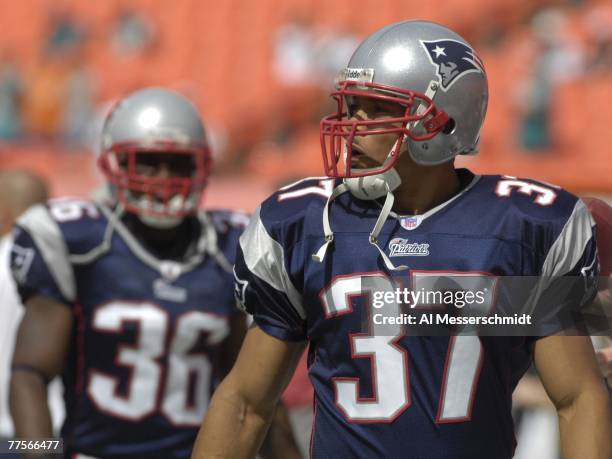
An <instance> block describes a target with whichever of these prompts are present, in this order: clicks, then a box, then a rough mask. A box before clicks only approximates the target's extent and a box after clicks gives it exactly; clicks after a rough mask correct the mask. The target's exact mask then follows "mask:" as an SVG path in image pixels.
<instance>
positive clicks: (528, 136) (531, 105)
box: [519, 9, 584, 151]
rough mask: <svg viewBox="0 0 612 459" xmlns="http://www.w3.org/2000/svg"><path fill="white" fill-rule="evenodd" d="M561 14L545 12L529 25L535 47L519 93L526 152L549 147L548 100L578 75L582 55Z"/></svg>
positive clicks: (551, 11)
mask: <svg viewBox="0 0 612 459" xmlns="http://www.w3.org/2000/svg"><path fill="white" fill-rule="evenodd" d="M566 21H567V18H566V13H565V12H564V11H563V10H557V9H546V10H541V11H539V12H537V13H536V15H535V16H534V17H533V19H532V22H531V32H532V36H533V40H534V45H535V52H536V56H535V61H534V62H533V63H532V64H531V67H532V69H533V73H532V75H531V77H530V79H529V80H528V81H526V82H523V87H522V88H521V90H520V91H519V100H520V103H521V104H522V111H523V116H522V121H521V135H520V138H521V143H522V147H523V148H525V149H526V150H531V151H536V150H546V149H548V148H549V147H551V146H553V145H552V141H551V136H550V116H551V100H552V97H553V93H554V91H555V89H556V86H557V85H558V84H559V83H562V82H566V81H569V80H572V79H574V78H576V77H578V76H580V75H581V73H582V71H583V69H584V51H583V50H582V48H581V47H580V46H579V44H578V43H577V42H576V41H574V40H573V39H572V36H571V34H569V33H568V30H567V27H566Z"/></svg>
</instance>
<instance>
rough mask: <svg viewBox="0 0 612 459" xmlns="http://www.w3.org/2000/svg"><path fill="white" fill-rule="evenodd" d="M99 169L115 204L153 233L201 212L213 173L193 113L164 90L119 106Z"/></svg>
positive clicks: (110, 119)
mask: <svg viewBox="0 0 612 459" xmlns="http://www.w3.org/2000/svg"><path fill="white" fill-rule="evenodd" d="M101 140H102V142H101V143H102V145H101V154H100V157H99V166H100V168H101V169H102V172H103V173H104V175H105V176H106V178H107V179H108V182H109V184H110V189H111V192H112V194H113V195H114V198H115V199H116V200H117V201H118V202H119V203H121V204H122V205H123V206H124V207H125V209H126V210H128V211H130V212H133V213H136V214H137V215H138V216H139V218H140V219H141V220H142V221H143V222H145V223H147V224H149V225H151V226H155V227H160V228H169V227H173V226H176V225H178V224H179V223H180V222H181V221H182V219H183V218H184V217H185V216H186V215H189V214H193V213H195V212H196V211H197V209H198V205H199V202H200V199H201V196H202V193H203V191H204V188H205V186H206V183H207V180H208V176H209V174H210V168H211V154H210V151H209V148H208V142H207V139H206V134H205V131H204V126H203V124H202V121H201V119H200V116H199V115H198V112H197V110H196V109H195V107H194V106H193V105H192V104H191V103H190V102H189V101H188V100H187V99H185V98H184V97H183V96H181V95H179V94H177V93H175V92H173V91H169V90H166V89H161V88H147V89H142V90H140V91H136V92H134V93H132V94H130V95H129V96H127V97H126V98H124V99H123V100H121V101H120V102H119V103H118V104H117V105H116V106H115V107H114V108H113V109H112V110H111V112H110V113H109V114H108V116H107V117H106V120H105V122H104V127H103V129H102V139H101Z"/></svg>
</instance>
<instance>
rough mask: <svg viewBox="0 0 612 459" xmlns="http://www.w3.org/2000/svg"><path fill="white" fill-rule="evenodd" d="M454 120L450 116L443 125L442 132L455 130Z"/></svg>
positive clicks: (446, 132) (448, 132) (450, 132)
mask: <svg viewBox="0 0 612 459" xmlns="http://www.w3.org/2000/svg"><path fill="white" fill-rule="evenodd" d="M455 126H456V124H455V120H454V119H453V118H450V119H449V120H448V121H447V122H446V124H445V125H444V127H443V128H442V132H443V133H444V134H446V135H449V134H452V133H453V131H454V130H455Z"/></svg>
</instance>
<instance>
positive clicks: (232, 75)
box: [0, 0, 612, 208]
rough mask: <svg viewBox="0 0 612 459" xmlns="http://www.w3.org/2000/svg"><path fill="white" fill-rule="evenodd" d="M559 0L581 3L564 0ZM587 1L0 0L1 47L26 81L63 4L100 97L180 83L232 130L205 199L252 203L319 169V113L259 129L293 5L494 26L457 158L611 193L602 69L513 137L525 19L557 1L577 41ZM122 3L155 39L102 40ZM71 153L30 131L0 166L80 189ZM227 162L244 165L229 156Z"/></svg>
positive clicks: (375, 21)
mask: <svg viewBox="0 0 612 459" xmlns="http://www.w3.org/2000/svg"><path fill="white" fill-rule="evenodd" d="M569 3H573V4H576V5H579V6H575V7H571V8H570V7H569V6H567V4H569ZM597 3H600V4H601V5H604V4H605V2H596V1H593V2H591V1H586V0H583V1H582V2H579V1H575V2H555V1H552V0H532V1H529V2H516V1H514V0H498V1H496V2H489V1H487V0H447V1H444V2H435V1H432V2H418V1H416V0H335V1H331V2H330V1H324V0H221V1H218V0H217V1H210V0H175V1H173V2H171V3H169V2H166V1H162V0H131V1H129V2H123V1H120V0H105V1H101V2H87V1H82V0H22V1H20V2H13V1H9V0H0V28H1V30H2V34H1V36H0V49H7V50H11V51H12V52H13V54H15V55H16V56H17V57H18V64H19V66H20V68H21V70H22V71H23V73H24V75H25V76H26V78H25V80H26V82H27V81H28V75H32V74H33V73H35V72H37V70H38V69H39V66H40V63H41V59H42V58H41V55H42V53H41V49H42V47H43V43H44V40H45V34H46V33H47V32H46V30H47V29H46V28H47V27H48V17H49V14H50V12H51V11H60V10H61V11H66V12H68V13H69V14H70V16H71V17H72V18H74V20H75V21H78V22H80V23H81V24H82V25H83V26H84V27H85V28H86V31H87V40H86V44H85V61H86V63H87V65H88V67H89V69H90V71H91V72H92V74H93V75H94V76H95V78H96V88H97V90H96V94H95V102H96V104H98V105H101V104H102V103H104V102H108V101H111V100H114V99H116V98H117V97H120V96H121V95H124V94H125V93H127V92H129V91H131V90H133V89H135V88H137V87H141V86H147V85H163V86H168V87H172V88H175V89H177V90H179V91H182V92H184V93H185V94H186V95H187V96H188V97H190V98H191V99H192V100H194V101H195V102H196V103H197V105H198V106H199V107H200V109H201V112H202V114H203V116H204V117H205V119H206V120H207V121H208V123H209V124H210V125H211V126H213V127H214V128H215V129H218V131H219V132H220V133H223V136H225V138H226V139H228V141H226V146H225V148H221V149H223V150H224V151H223V152H222V153H221V154H222V155H223V156H224V157H222V158H221V161H220V162H221V163H222V164H223V163H224V161H225V159H224V158H230V159H231V161H229V164H230V166H229V167H228V166H227V165H226V166H225V167H223V168H222V169H223V170H222V171H223V172H224V175H225V176H226V177H225V178H219V179H217V184H218V186H219V187H221V189H222V190H223V192H222V193H219V194H217V193H216V191H215V190H214V188H213V190H211V196H209V199H212V201H213V203H214V204H221V205H230V206H231V205H233V204H234V203H237V204H238V205H241V206H243V207H246V208H252V207H253V206H254V205H255V201H256V199H259V198H261V197H262V196H263V195H265V193H267V191H268V190H269V189H270V188H271V187H273V186H276V185H277V184H278V183H282V182H283V181H286V180H289V179H292V178H294V177H297V176H302V175H306V174H308V175H319V174H320V173H321V167H320V153H319V146H318V134H317V126H316V124H312V123H311V124H309V125H307V126H304V127H303V128H301V129H299V131H298V132H297V133H296V135H295V136H293V137H292V139H291V141H290V142H289V143H287V144H284V145H281V146H279V145H277V144H274V143H271V142H269V141H268V139H267V136H268V135H269V134H270V124H271V123H273V120H274V119H275V113H278V107H279V106H280V104H282V103H283V99H285V98H286V97H287V92H286V88H284V87H283V84H282V82H281V81H278V79H277V78H275V75H274V74H273V70H272V60H273V42H274V39H275V33H276V30H277V29H278V27H279V26H281V25H282V24H283V23H284V22H285V21H287V20H288V19H289V18H290V16H291V12H292V11H294V10H296V9H301V10H302V11H306V12H307V13H308V14H309V15H310V16H311V18H312V22H313V24H315V25H317V26H321V27H328V28H330V27H332V28H333V27H345V26H346V25H347V24H349V25H350V27H351V30H352V31H353V32H354V33H356V34H357V35H359V36H364V35H366V34H368V33H369V32H371V31H373V30H374V29H376V28H378V27H380V26H382V25H384V24H386V23H389V22H392V21H394V20H399V19H404V18H417V17H418V18H425V19H430V20H434V21H438V22H441V23H445V24H448V25H450V26H452V27H453V28H455V29H456V30H458V31H459V32H460V33H461V34H463V35H464V36H465V37H466V38H468V40H472V41H473V42H475V43H476V44H477V46H478V45H479V44H480V43H486V41H487V40H488V39H489V37H490V36H493V35H496V34H497V35H499V36H501V39H500V40H499V42H498V43H496V44H495V45H491V46H489V45H487V46H485V45H483V46H480V47H479V48H480V49H481V51H480V52H481V55H482V56H481V57H482V58H483V60H484V62H485V64H486V67H487V70H488V73H489V79H490V86H491V97H490V106H489V114H488V117H487V121H486V123H485V129H484V133H483V136H482V148H481V151H482V153H481V155H479V156H477V157H473V158H463V159H460V163H463V164H468V165H470V167H472V168H473V169H474V170H476V171H478V172H502V173H506V174H512V175H518V176H523V177H525V176H527V177H534V178H538V179H542V180H545V181H549V182H553V183H556V184H559V185H562V186H565V187H567V188H569V189H570V190H572V191H575V192H590V193H600V194H601V193H603V194H606V193H612V178H611V177H612V162H611V161H610V160H609V157H610V151H609V150H610V146H609V142H607V141H606V132H607V128H608V126H607V124H609V122H610V120H612V70H610V71H608V72H602V73H599V74H589V73H586V74H584V76H581V77H579V78H578V79H575V80H572V81H569V82H567V83H564V84H562V85H560V86H559V87H558V88H557V90H556V91H555V94H554V97H553V105H552V106H553V112H552V119H551V121H552V132H553V140H554V145H553V146H552V147H551V148H549V149H548V150H545V151H542V152H538V153H537V154H536V153H533V154H527V153H526V152H523V151H521V148H520V146H519V145H518V142H517V140H516V139H517V137H518V129H519V127H518V126H519V113H518V112H517V108H516V105H517V104H516V89H515V85H516V82H517V81H518V80H519V79H520V78H522V77H524V76H525V75H527V74H528V73H529V71H530V68H529V62H530V60H529V47H530V44H529V37H528V27H527V25H526V21H527V18H529V17H530V16H531V15H532V14H533V12H534V11H536V10H537V9H538V8H539V7H543V6H556V5H561V6H563V7H564V8H566V9H567V16H568V18H569V19H570V21H569V23H570V25H571V28H572V30H573V31H574V33H575V36H576V37H577V38H576V39H577V40H586V39H585V38H584V37H585V36H586V35H588V34H587V33H586V32H585V31H584V30H583V29H584V21H582V18H583V16H584V15H585V14H586V13H587V12H588V10H589V9H592V8H594V6H593V4H597ZM126 5H127V6H129V7H130V8H132V9H134V10H137V11H139V12H140V13H141V14H142V15H144V16H146V17H147V18H149V19H150V20H151V22H152V23H153V24H154V25H155V30H156V34H157V37H156V42H155V45H154V47H153V48H152V49H151V50H149V51H148V52H145V53H142V54H139V55H130V56H118V55H117V54H116V53H113V52H112V50H111V48H110V47H109V46H108V36H109V34H110V33H111V29H112V27H113V21H114V20H115V18H116V14H117V12H118V10H119V9H121V8H124V7H126ZM611 27H612V25H611ZM329 83H330V84H329V85H328V86H331V82H329ZM25 90H26V91H27V85H26V88H25ZM296 97H298V96H296ZM296 100H299V99H296ZM276 116H278V115H276ZM241 136H243V143H244V142H246V143H247V144H248V150H249V152H250V157H249V158H248V160H244V161H242V160H240V158H238V159H236V155H240V154H243V153H242V152H237V151H232V149H235V148H234V147H235V146H236V142H235V139H239V138H241ZM80 150H82V151H76V152H75V151H71V152H70V153H64V152H63V147H62V146H61V144H60V146H58V143H56V142H54V143H46V142H41V141H36V142H31V141H27V139H26V140H25V141H21V142H18V143H5V144H0V167H3V168H4V167H10V166H15V165H20V166H26V167H31V168H34V169H36V170H37V171H39V172H41V173H43V174H44V175H45V176H47V177H49V178H50V180H51V182H52V185H53V191H54V193H55V194H64V193H69V194H77V195H84V194H88V193H89V190H90V189H91V188H92V187H94V186H95V185H96V184H97V183H99V179H98V177H97V175H96V173H95V168H94V166H93V162H94V155H92V154H91V153H90V152H88V151H86V150H87V149H86V148H81V149H80ZM233 164H241V165H242V167H241V168H240V169H237V168H235V167H231V165H233ZM237 174H238V178H237V177H236V175H237ZM242 176H249V177H253V176H256V178H253V180H252V187H253V190H260V191H261V195H259V194H258V191H255V192H253V193H245V195H244V196H242V195H239V194H238V193H237V190H238V189H244V185H243V186H242V187H238V188H236V187H234V186H232V185H233V184H234V183H242V184H244V181H243V179H242V178H241V177H242ZM228 177H229V178H228ZM224 183H228V184H229V185H227V187H225V186H224V185H223V184H224ZM249 183H251V182H249ZM226 191H227V192H226ZM217 196H219V201H220V202H217Z"/></svg>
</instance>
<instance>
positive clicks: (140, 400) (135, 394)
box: [87, 302, 228, 426]
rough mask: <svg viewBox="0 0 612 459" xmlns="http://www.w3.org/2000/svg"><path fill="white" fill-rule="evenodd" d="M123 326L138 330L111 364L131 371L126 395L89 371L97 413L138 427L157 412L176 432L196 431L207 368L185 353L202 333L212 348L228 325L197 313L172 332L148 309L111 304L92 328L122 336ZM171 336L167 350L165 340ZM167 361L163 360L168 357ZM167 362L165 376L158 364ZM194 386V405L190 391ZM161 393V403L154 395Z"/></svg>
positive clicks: (115, 381) (160, 313)
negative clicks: (184, 428) (193, 428)
mask: <svg viewBox="0 0 612 459" xmlns="http://www.w3.org/2000/svg"><path fill="white" fill-rule="evenodd" d="M124 322H135V323H137V324H138V332H137V336H138V338H137V342H136V343H134V345H133V346H130V345H120V346H118V352H117V356H116V358H115V362H116V364H117V365H120V366H122V367H127V368H129V370H130V381H129V386H128V389H127V395H125V396H123V395H120V394H118V393H117V388H118V385H119V378H117V377H116V376H113V375H110V374H106V373H103V372H102V371H98V370H93V371H92V372H91V376H90V378H89V384H88V387H87V391H88V394H89V396H90V398H91V399H92V400H93V402H94V403H95V405H96V406H97V407H98V409H99V410H100V411H102V412H105V413H107V414H109V415H112V416H115V417H119V418H122V419H128V420H130V421H138V420H140V419H143V418H144V417H146V416H149V415H151V414H153V413H154V412H156V411H159V412H161V414H163V415H164V416H165V417H166V418H168V420H169V421H170V422H171V423H172V424H174V425H177V426H198V425H200V423H201V422H202V418H203V416H204V413H205V412H206V409H207V407H208V395H209V393H210V392H209V389H210V387H209V385H210V377H211V370H212V369H211V364H210V362H209V360H208V358H207V357H206V356H205V355H203V354H195V353H194V354H190V353H189V352H190V351H191V349H192V348H193V346H194V345H195V344H196V342H197V341H198V339H199V337H200V335H201V333H202V332H206V333H208V334H207V342H208V343H209V344H211V345H214V344H216V343H219V342H220V341H222V340H223V339H224V338H225V337H226V336H227V334H228V326H227V320H226V319H224V318H222V317H219V316H215V315H212V314H207V313H205V312H201V311H190V312H187V313H185V314H183V315H181V316H180V317H179V318H178V319H177V321H176V326H175V329H174V330H169V328H170V327H169V322H170V319H169V316H168V314H167V313H166V311H164V309H162V308H161V307H159V306H157V305H155V304H152V303H146V302H144V303H128V302H113V303H108V304H105V305H104V306H101V307H99V308H97V309H96V311H95V313H94V316H93V327H94V329H95V330H96V331H98V332H103V333H113V334H120V333H122V331H123V325H124ZM170 332H173V333H172V336H171V337H170V343H169V345H168V348H167V349H166V348H165V346H166V344H165V343H166V342H167V335H168V333H170ZM166 356H167V357H166ZM164 360H166V365H167V368H166V371H165V372H164V371H163V367H162V365H161V362H163V361H164ZM190 381H193V382H194V384H193V387H194V390H193V394H194V395H193V400H190V397H189V385H190ZM160 390H161V391H162V392H161V394H162V395H161V397H158V393H159V392H160Z"/></svg>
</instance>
